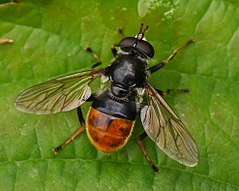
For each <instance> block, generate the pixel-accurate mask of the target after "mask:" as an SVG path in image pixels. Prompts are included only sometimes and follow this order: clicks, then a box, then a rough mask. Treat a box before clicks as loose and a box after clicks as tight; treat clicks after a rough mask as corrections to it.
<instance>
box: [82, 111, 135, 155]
mask: <svg viewBox="0 0 239 191" xmlns="http://www.w3.org/2000/svg"><path fill="white" fill-rule="evenodd" d="M133 127H134V121H131V120H127V119H122V118H119V117H114V116H111V115H108V114H106V113H103V112H101V111H99V110H97V109H95V108H90V111H89V113H88V116H87V122H86V130H87V134H88V137H89V139H90V140H91V142H92V144H93V145H94V146H95V147H96V148H97V149H99V150H100V151H102V152H105V153H111V152H113V151H116V150H118V149H120V148H122V147H123V146H124V145H125V144H126V142H127V141H128V139H129V137H130V135H131V132H132V130H133Z"/></svg>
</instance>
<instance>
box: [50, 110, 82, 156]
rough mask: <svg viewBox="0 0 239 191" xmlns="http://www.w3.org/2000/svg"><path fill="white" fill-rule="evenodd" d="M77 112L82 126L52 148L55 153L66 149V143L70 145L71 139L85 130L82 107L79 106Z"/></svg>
mask: <svg viewBox="0 0 239 191" xmlns="http://www.w3.org/2000/svg"><path fill="white" fill-rule="evenodd" d="M77 114H78V119H79V121H80V124H81V127H80V128H79V129H77V130H76V131H75V132H74V133H73V134H72V135H71V136H70V137H69V138H68V139H67V140H66V141H65V142H64V143H62V144H61V145H59V146H58V147H55V148H54V149H52V151H53V152H54V154H57V153H58V152H59V151H60V150H62V149H64V147H65V146H66V145H68V144H69V143H70V142H71V141H73V140H74V138H76V137H77V136H78V135H79V134H81V133H82V132H83V131H84V130H85V120H84V117H83V114H82V111H81V108H80V107H78V108H77Z"/></svg>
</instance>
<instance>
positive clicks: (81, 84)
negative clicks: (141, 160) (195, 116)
mask: <svg viewBox="0 0 239 191" xmlns="http://www.w3.org/2000/svg"><path fill="white" fill-rule="evenodd" d="M147 29H148V26H147V27H145V28H144V27H143V24H141V25H140V30H139V33H138V34H137V35H136V36H135V37H126V38H123V39H122V40H121V41H120V42H119V44H118V45H113V46H112V48H111V49H112V54H113V56H114V60H113V61H112V62H111V64H110V65H109V66H107V67H105V68H102V69H95V67H93V68H92V69H91V70H89V71H84V72H79V73H74V74H71V75H67V76H63V77H58V78H56V79H53V80H50V81H47V82H43V83H40V84H38V85H35V86H32V87H30V88H28V89H26V90H25V91H23V92H22V93H20V94H19V95H18V96H17V98H16V100H15V106H16V108H17V109H18V110H20V111H23V112H27V113H35V114H50V113H58V112H64V111H70V110H73V109H76V108H77V112H78V118H79V121H80V124H81V127H80V128H79V129H77V130H76V131H75V132H74V133H73V134H72V135H71V137H70V138H68V139H67V140H66V141H65V142H64V143H63V144H61V145H60V146H58V147H56V148H54V149H53V151H54V153H57V152H58V151H60V150H61V149H63V148H64V147H65V146H66V145H67V144H68V143H69V142H71V141H72V140H73V139H74V138H75V137H76V136H78V135H79V134H81V133H82V132H83V131H84V130H85V129H86V132H87V135H88V137H89V139H90V141H91V142H92V144H93V145H94V146H95V147H96V148H97V149H98V150H100V151H102V152H104V153H111V152H114V151H117V150H119V149H120V148H122V147H123V146H124V145H125V144H126V143H127V141H128V139H129V137H130V136H131V133H132V131H133V129H134V123H135V119H136V115H137V114H139V115H140V118H141V121H142V124H143V127H144V132H143V133H142V134H141V135H140V136H139V137H138V139H137V144H138V145H139V147H140V149H141V151H142V152H143V154H144V156H145V158H146V160H147V161H148V163H149V164H150V166H151V167H152V169H153V170H154V172H155V173H157V172H159V169H158V168H157V167H156V166H155V164H154V163H153V161H152V160H151V159H150V157H149V155H148V153H147V151H146V149H145V147H144V145H143V143H142V140H143V139H144V138H146V137H147V136H149V137H150V138H151V139H152V140H153V141H154V142H155V143H156V145H157V146H158V147H159V148H160V149H161V150H162V151H163V152H165V153H166V154H167V155H168V156H169V157H171V158H172V159H174V160H176V161H178V162H179V163H181V164H183V165H185V166H189V167H193V166H195V165H197V163H198V149H197V145H196V143H195V142H194V140H193V138H192V136H191V135H190V133H189V131H188V130H187V129H186V127H185V125H184V124H183V123H182V121H181V120H180V119H179V118H178V117H177V115H176V114H175V113H174V112H173V110H172V109H171V108H170V107H169V105H168V104H167V103H166V101H165V100H164V99H163V98H162V96H163V95H164V92H163V91H161V90H158V89H155V88H153V86H152V85H150V84H149V82H148V77H149V74H151V73H154V72H156V71H158V70H159V69H160V68H162V67H163V66H164V65H166V64H167V63H168V62H169V61H170V60H171V59H172V58H173V57H174V56H175V55H176V54H177V53H178V52H179V51H180V50H181V49H183V48H184V47H186V46H187V45H189V44H190V43H192V42H193V40H192V39H190V40H188V41H187V42H186V43H185V44H183V45H182V46H180V47H179V48H177V49H176V50H175V51H174V52H173V53H172V54H171V55H170V56H169V57H168V59H166V60H164V61H162V62H160V63H158V64H156V65H154V66H152V67H149V68H148V67H147V64H148V62H149V60H150V59H151V58H152V57H153V56H154V48H153V46H152V45H151V44H150V43H149V42H147V41H146V39H145V38H144V34H145V32H146V30H147ZM117 46H118V47H119V49H120V51H117V49H116V47H117ZM88 51H89V52H91V53H92V54H93V56H95V57H96V58H97V55H96V54H95V53H94V52H93V51H92V50H91V49H90V48H88ZM99 64H101V62H100V61H99V62H97V64H95V66H96V65H99ZM98 77H104V80H102V83H105V82H106V81H107V82H108V83H106V84H107V85H105V87H104V88H102V89H101V91H100V92H99V93H92V92H91V88H90V84H91V82H93V81H94V80H95V79H96V78H98ZM143 99H145V100H146V101H144V102H143V101H142V100H143ZM84 102H92V105H91V107H90V109H89V112H88V114H87V117H86V123H85V120H84V117H83V114H82V111H81V107H80V106H81V105H82V104H83V103H84Z"/></svg>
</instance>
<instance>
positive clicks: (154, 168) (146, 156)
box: [137, 132, 159, 173]
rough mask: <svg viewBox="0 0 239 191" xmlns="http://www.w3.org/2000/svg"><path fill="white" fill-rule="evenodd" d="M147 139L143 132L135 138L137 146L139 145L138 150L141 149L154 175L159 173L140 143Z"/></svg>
mask: <svg viewBox="0 0 239 191" xmlns="http://www.w3.org/2000/svg"><path fill="white" fill-rule="evenodd" d="M146 137H147V134H146V133H145V132H143V133H142V134H141V135H140V136H139V137H138V138H137V144H138V145H139V148H140V149H141V151H142V152H143V154H144V156H145V158H146V160H147V161H148V163H149V165H150V166H151V168H152V169H153V171H154V172H155V173H158V172H159V169H158V167H156V166H155V164H154V163H153V161H152V160H151V158H150V156H149V155H148V152H147V151H146V148H145V146H144V145H143V143H142V140H143V139H145V138H146Z"/></svg>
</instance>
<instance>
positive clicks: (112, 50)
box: [111, 27, 124, 57]
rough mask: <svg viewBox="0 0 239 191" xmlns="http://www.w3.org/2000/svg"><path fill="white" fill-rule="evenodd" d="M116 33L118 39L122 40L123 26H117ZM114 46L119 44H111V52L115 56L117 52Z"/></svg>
mask: <svg viewBox="0 0 239 191" xmlns="http://www.w3.org/2000/svg"><path fill="white" fill-rule="evenodd" d="M118 33H119V36H120V40H122V39H123V38H124V34H123V27H119V28H118ZM116 46H119V45H118V44H113V45H112V47H111V52H112V54H113V56H114V57H116V56H117V54H118V51H117V49H116Z"/></svg>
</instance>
